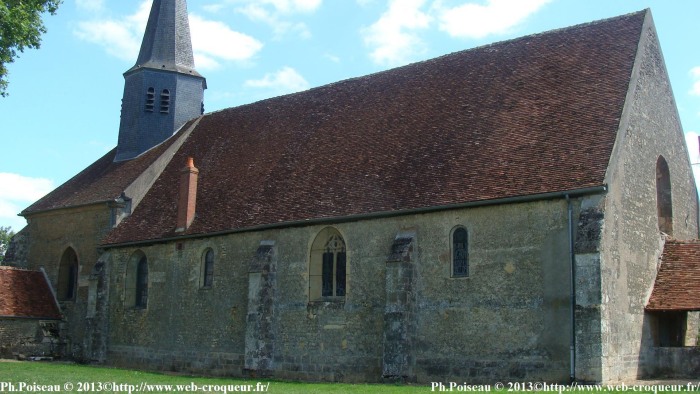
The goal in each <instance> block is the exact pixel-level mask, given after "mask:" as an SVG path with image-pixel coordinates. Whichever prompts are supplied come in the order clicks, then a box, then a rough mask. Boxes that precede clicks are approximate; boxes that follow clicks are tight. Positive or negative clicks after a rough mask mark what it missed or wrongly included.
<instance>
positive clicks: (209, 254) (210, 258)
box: [201, 249, 214, 289]
mask: <svg viewBox="0 0 700 394" xmlns="http://www.w3.org/2000/svg"><path fill="white" fill-rule="evenodd" d="M213 285H214V251H213V250H211V249H207V251H206V252H204V259H203V261H202V281H201V287H202V288H203V289H208V288H211V287H212V286H213Z"/></svg>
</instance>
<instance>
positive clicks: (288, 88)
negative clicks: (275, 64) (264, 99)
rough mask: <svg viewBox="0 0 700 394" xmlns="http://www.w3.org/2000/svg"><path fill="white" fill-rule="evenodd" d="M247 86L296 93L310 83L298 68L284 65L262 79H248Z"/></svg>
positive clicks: (306, 87) (276, 91) (278, 92)
mask: <svg viewBox="0 0 700 394" xmlns="http://www.w3.org/2000/svg"><path fill="white" fill-rule="evenodd" d="M245 86H246V87H252V88H265V89H272V90H273V91H274V92H275V93H277V94H285V93H294V92H299V91H302V90H306V89H308V88H309V83H308V82H307V81H306V79H304V77H302V76H301V74H299V73H298V72H297V71H296V70H294V69H293V68H291V67H288V66H287V67H283V68H282V69H281V70H279V71H277V72H275V73H268V74H265V76H264V77H263V78H262V79H256V80H248V81H246V82H245Z"/></svg>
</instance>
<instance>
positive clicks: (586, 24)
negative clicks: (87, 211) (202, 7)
mask: <svg viewBox="0 0 700 394" xmlns="http://www.w3.org/2000/svg"><path fill="white" fill-rule="evenodd" d="M648 12H651V10H650V9H649V8H645V9H643V10H640V11H635V12H630V13H627V14H623V15H617V16H613V17H609V18H604V19H599V20H595V21H591V22H584V23H579V24H576V25H571V26H564V27H558V28H555V29H551V30H547V31H544V32H538V33H532V34H528V35H526V36H520V37H514V38H509V39H505V40H502V41H496V42H492V43H489V44H484V45H479V46H475V47H472V48H466V49H461V50H458V51H454V52H450V53H445V54H442V55H439V56H436V57H431V58H428V59H423V60H417V61H414V62H411V63H408V64H404V65H401V66H396V67H392V68H388V69H384V70H379V71H375V72H372V73H369V74H364V75H358V76H354V77H349V78H346V79H341V80H339V81H333V82H329V83H327V84H323V85H319V86H314V87H311V88H309V89H306V90H302V91H298V92H293V93H287V94H282V95H279V96H274V97H268V98H265V99H262V100H258V101H253V102H250V103H245V104H241V105H238V106H234V107H228V108H222V109H219V110H216V111H212V112H209V113H206V114H204V115H203V116H208V115H213V114H217V113H221V112H227V111H230V110H233V109H235V108H245V107H247V106H250V105H257V104H259V103H264V102H270V101H276V100H279V99H281V98H289V97H294V96H297V95H301V94H304V93H306V92H311V91H316V90H321V89H328V88H332V87H335V86H339V85H343V84H346V83H349V82H354V81H359V80H363V79H370V78H372V77H375V76H378V75H383V74H388V73H393V72H398V71H399V70H402V69H407V68H412V67H417V66H419V65H424V64H430V63H433V62H438V61H440V60H443V59H445V58H449V57H453V56H456V55H459V54H463V53H466V52H472V51H480V50H486V49H489V48H494V47H498V46H504V45H507V44H510V43H517V42H520V41H524V40H527V39H532V38H539V37H545V36H548V35H552V34H558V33H561V32H566V31H571V30H576V29H582V28H587V27H593V26H597V25H602V24H606V23H614V22H616V21H618V20H622V19H626V18H632V17H634V16H637V15H640V14H647V13H648Z"/></svg>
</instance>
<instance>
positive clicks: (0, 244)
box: [0, 226, 15, 263]
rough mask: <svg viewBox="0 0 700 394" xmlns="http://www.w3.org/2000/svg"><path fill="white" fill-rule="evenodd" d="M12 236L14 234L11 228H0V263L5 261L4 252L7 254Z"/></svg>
mask: <svg viewBox="0 0 700 394" xmlns="http://www.w3.org/2000/svg"><path fill="white" fill-rule="evenodd" d="M14 235H15V232H14V231H12V228H10V227H2V226H0V263H2V262H3V260H4V259H5V252H7V247H8V246H9V245H10V240H11V239H12V237H13V236H14Z"/></svg>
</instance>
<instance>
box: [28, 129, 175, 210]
mask: <svg viewBox="0 0 700 394" xmlns="http://www.w3.org/2000/svg"><path fill="white" fill-rule="evenodd" d="M175 141H176V138H170V139H168V140H167V141H165V142H164V143H162V144H160V145H158V146H156V147H155V148H153V149H151V150H149V151H148V152H145V153H144V154H142V155H141V156H139V157H137V158H135V159H133V160H129V161H120V162H116V163H115V162H114V155H115V154H116V151H117V149H116V148H114V149H112V150H111V151H110V152H108V153H107V154H105V155H104V156H102V157H101V158H100V159H98V160H97V161H96V162H94V163H92V164H91V165H90V166H89V167H87V168H86V169H84V170H83V171H81V172H80V173H78V174H77V175H76V176H74V177H73V178H71V179H69V180H68V181H66V182H65V183H64V184H62V185H61V186H59V187H57V188H56V189H55V190H53V191H52V192H50V193H49V194H47V195H46V196H44V197H42V198H41V199H40V200H39V201H37V202H35V203H34V204H32V205H30V206H29V207H28V208H26V209H25V210H24V211H22V213H21V215H23V216H26V215H31V214H33V213H37V212H42V211H48V210H53V209H60V208H68V207H76V206H83V205H89V204H95V203H101V202H108V201H113V200H114V199H115V198H117V197H119V196H120V195H121V193H122V192H123V191H124V190H125V189H126V187H127V186H129V185H130V184H131V183H132V182H133V181H134V180H135V179H136V178H138V176H139V175H141V173H142V172H143V171H145V170H146V169H147V168H148V166H150V165H151V164H152V163H153V161H155V160H156V159H158V157H160V155H161V154H163V152H164V151H165V150H167V148H168V147H169V146H170V145H171V144H172V143H173V142H175Z"/></svg>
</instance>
